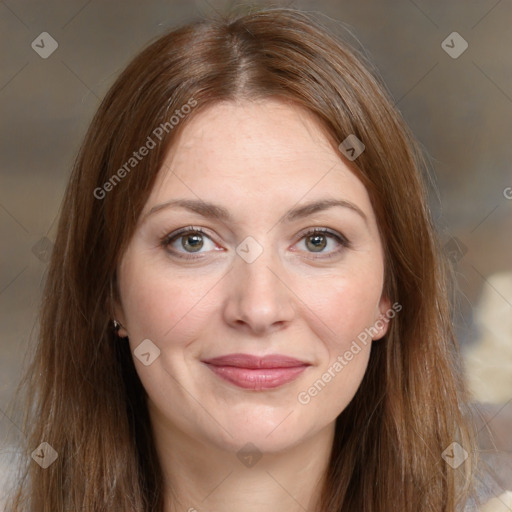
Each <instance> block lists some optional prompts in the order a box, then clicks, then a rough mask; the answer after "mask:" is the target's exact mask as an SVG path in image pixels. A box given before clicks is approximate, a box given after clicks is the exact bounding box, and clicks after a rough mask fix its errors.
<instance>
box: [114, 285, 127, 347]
mask: <svg viewBox="0 0 512 512" xmlns="http://www.w3.org/2000/svg"><path fill="white" fill-rule="evenodd" d="M113 286H116V285H113ZM112 288H113V287H112V286H111V288H110V289H111V293H110V301H111V310H112V321H114V320H116V321H117V322H118V323H119V324H120V327H119V329H118V331H117V334H118V336H119V337H121V338H126V337H127V336H128V331H127V330H126V328H125V325H126V317H125V314H124V309H123V306H122V304H121V301H120V299H119V298H117V297H119V293H117V291H116V292H114V291H113V289H112Z"/></svg>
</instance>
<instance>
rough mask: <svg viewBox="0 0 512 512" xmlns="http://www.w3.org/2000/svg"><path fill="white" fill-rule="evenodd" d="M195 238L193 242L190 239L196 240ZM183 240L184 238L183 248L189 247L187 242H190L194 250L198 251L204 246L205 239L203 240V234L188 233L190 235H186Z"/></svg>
mask: <svg viewBox="0 0 512 512" xmlns="http://www.w3.org/2000/svg"><path fill="white" fill-rule="evenodd" d="M194 239H195V242H192V244H190V240H194ZM183 240H184V242H183V243H182V245H183V248H184V249H187V247H186V245H185V244H188V245H189V247H190V248H191V249H192V251H193V252H195V251H198V250H199V249H201V247H202V246H203V241H202V237H201V235H188V236H186V237H184V238H183Z"/></svg>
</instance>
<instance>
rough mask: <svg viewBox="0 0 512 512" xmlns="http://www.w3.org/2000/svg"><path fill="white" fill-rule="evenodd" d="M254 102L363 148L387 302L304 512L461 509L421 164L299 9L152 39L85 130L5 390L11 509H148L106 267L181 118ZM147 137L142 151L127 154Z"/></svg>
mask: <svg viewBox="0 0 512 512" xmlns="http://www.w3.org/2000/svg"><path fill="white" fill-rule="evenodd" d="M270 97H274V98H281V99H283V100H285V101H292V102H294V104H296V105H298V106H302V107H304V108H306V109H308V110H309V111H310V112H312V113H313V114H314V115H315V116H316V117H317V118H318V120H319V121H320V123H321V126H322V127H323V129H324V130H325V134H326V136H327V137H328V138H329V140H330V142H331V143H332V145H333V147H334V148H335V149H336V150H337V151H339V150H338V146H339V144H340V143H341V142H342V141H344V140H345V139H346V137H347V136H349V135H355V136H357V138H358V139H360V140H361V141H362V142H363V143H364V144H365V150H364V152H363V153H362V154H361V155H360V156H359V157H358V158H357V160H355V161H354V162H353V163H352V164H351V165H352V168H353V170H354V172H355V173H356V174H357V176H358V177H359V179H361V180H362V182H363V183H364V185H365V186H366V187H367V190H368V193H369V196H370V199H371V202H372V205H373V207H374V209H375V213H376V218H377V222H378V227H379V230H380V234H381V238H382V240H383V245H384V252H385V289H384V291H385V293H386V294H387V295H388V297H390V298H391V300H392V302H393V301H397V302H399V303H400V304H401V305H402V307H403V310H402V311H401V312H400V314H398V315H397V316H396V317H395V318H394V319H393V320H392V321H391V325H390V329H389V331H388V333H387V334H386V336H385V337H384V338H383V339H382V340H381V341H379V342H378V343H374V344H373V347H372V351H371V356H370V362H369V366H368V368H367V372H366V374H365V376H364V379H363V381H362V383H361V385H360V388H359V389H358V391H357V393H356V395H355V397H354V398H353V400H352V401H351V402H350V404H349V405H348V407H347V408H346V409H345V410H344V411H343V412H342V413H341V414H340V415H339V417H338V418H337V420H336V431H335V440H334V445H333V450H332V456H331V460H330V464H329V468H328V472H327V474H326V479H325V486H324V488H323V491H322V497H321V503H320V508H319V510H321V511H322V512H341V511H344V512H345V511H347V512H348V511H354V510H358V511H361V512H364V511H366V512H396V511H397V510H399V511H400V512H406V511H411V512H412V511H414V512H424V511H430V512H433V511H436V512H441V511H443V512H454V511H455V510H459V508H458V507H459V506H460V505H461V504H462V503H463V502H464V500H465V499H466V498H465V496H466V494H467V491H468V489H469V488H470V487H469V482H470V479H469V476H470V474H471V471H472V467H473V464H474V456H475V453H474V436H473V431H472V424H471V422H470V414H469V409H468V408H467V405H466V404H467V400H468V397H467V395H466V391H465V386H464V382H463V378H462V373H461V368H460V357H459V352H458V350H459V349H458V346H457V342H456V340H455V337H454V333H453V331H452V324H451V306H450V296H449V291H450V290H449V287H450V284H449V283H450V279H449V278H450V275H449V268H448V266H447V264H446V262H445V259H444V257H443V256H442V250H441V248H440V244H439V241H438V240H437V237H436V235H435V230H434V225H433V222H432V220H431V216H430V211H429V208H428V204H427V203H428V201H427V197H428V190H427V185H426V180H425V177H426V176H427V175H428V164H427V163H426V159H425V157H424V156H423V155H422V152H421V150H420V148H419V145H418V143H417V142H416V140H415V139H414V137H413V136H412V134H411V133H410V131H409V129H408V128H407V126H406V124H405V122H404V121H403V119H402V118H401V116H400V114H399V112H398V111H397V109H396V108H395V107H394V105H393V101H392V99H391V98H390V95H389V94H388V93H387V91H386V88H385V86H384V85H383V84H382V83H381V80H380V78H379V75H378V73H377V72H376V71H375V69H374V68H373V66H372V65H371V63H370V62H368V61H367V59H366V58H365V57H364V56H363V55H362V53H361V52H360V51H358V50H356V49H355V48H352V46H351V45H349V44H347V43H346V42H345V41H344V40H343V38H342V37H340V36H339V35H337V34H336V33H335V32H334V31H332V30H330V29H329V28H328V27H327V26H325V25H323V24H322V23H321V22H320V21H319V20H318V19H316V18H315V17H314V16H313V15H311V14H310V13H306V12H303V11H300V10H297V9H292V8H283V7H270V8H265V7H254V8H253V9H252V11H249V12H248V13H245V14H234V13H230V14H228V15H227V16H224V17H222V16H220V17H218V18H212V19H203V20H199V21H197V22H194V23H190V24H187V25H184V26H181V27H179V28H177V29H175V30H173V31H172V32H170V33H168V34H166V35H165V36H163V37H160V38H159V39H158V40H156V41H155V42H154V43H152V44H151V45H150V46H148V47H147V48H146V49H145V50H144V51H142V52H141V53H140V54H139V55H138V56H137V57H136V58H135V59H134V60H133V61H132V62H131V63H130V64H129V65H128V67H127V68H126V69H125V70H124V71H123V72H122V73H121V75H120V76H119V78H118V79H117V80H116V82H115V83H114V85H113V86H112V87H111V89H110V91H109V92H108V94H107V95H106V97H105V98H104V100H103V101H102V103H101V105H100V107H99V110H98V111H97V113H96V115H95V117H94V119H93V121H92V123H91V126H90V128H89V130H88V132H87V135H86V137H85V140H84V143H83V145H82V147H81V150H80V152H79V155H78V157H77V159H76V162H75V165H74V169H73V172H72V175H71V178H70V181H69V184H68V187H67V190H66V193H65V197H64V201H63V206H62V211H61V215H60V222H59V226H58V233H57V237H56V241H55V246H54V251H53V254H52V257H51V262H50V266H49V271H48V276H47V281H46V287H45V293H44V298H43V303H42V308H41V315H40V333H39V342H38V345H37V348H36V351H35V354H34V358H33V362H32V366H31V368H30V370H29V371H28V372H27V375H26V377H25V379H24V382H23V383H22V385H23V386H24V387H23V389H26V394H25V395H24V400H25V402H26V405H27V411H26V413H25V415H24V423H23V425H24V430H25V432H27V434H28V438H27V457H26V460H27V461H28V462H27V467H26V468H25V471H24V473H23V477H22V478H21V479H20V481H19V482H18V486H17V489H16V491H15V492H14V493H13V498H12V504H11V507H12V508H11V510H12V511H15V512H21V511H28V510H30V511H31V512H43V511H51V512H63V511H70V510H73V511H79V510H80V511H87V512H90V511H106V510H119V511H124V512H126V511H137V512H141V511H157V510H162V506H163V479H162V474H161V468H160V465H159V462H158V458H157V454H156V451H155V448H154V444H153V439H152V435H151V429H150V425H149V423H150V422H149V416H148V412H147V408H146V395H145V391H144V389H143V387H142V385H141V382H140V380H139V378H138V376H137V373H136V371H135V367H134V364H133V361H132V355H131V353H130V351H129V348H128V344H127V343H120V342H119V340H118V339H117V338H116V337H115V333H114V330H113V328H112V318H113V317H112V305H113V301H112V299H113V298H116V297H117V293H118V291H117V284H116V268H117V266H118V264H119V262H120V259H121V256H122V254H123V251H124V250H125V248H126V246H127V244H128V243H129V241H130V238H131V236H132V234H133V232H134V229H135V227H136V223H137V221H138V218H139V215H140V212H141V210H142V208H143V206H144V205H145V202H146V200H147V198H148V196H149V194H150V192H151V189H152V186H153V184H154V182H155V178H156V176H157V173H158V171H159V170H160V169H161V166H162V161H163V158H164V156H165V154H166V152H167V151H168V150H169V148H172V145H171V144H172V141H173V140H174V138H175V137H176V135H177V134H178V133H180V132H181V130H183V128H184V127H185V126H186V125H187V123H188V121H189V120H190V119H191V118H192V117H193V116H195V115H197V114H198V113H199V112H201V111H202V110H203V109H204V108H206V107H208V106H210V105H212V104H213V103H215V102H219V101H223V100H228V101H234V100H240V99H242V100H248V101H250V100H252V99H255V98H270ZM185 105H189V106H190V108H187V109H186V108H185V107H184V106H185ZM173 115H174V116H175V117H176V118H178V117H179V121H178V122H176V121H175V120H173V121H171V118H172V116H173ZM158 128H159V129H160V130H159V131H158V130H157V129H158ZM157 134H158V135H157ZM149 138H151V140H152V142H153V143H154V146H153V147H151V148H150V150H149V151H148V152H147V155H146V156H144V158H142V157H141V158H140V159H139V158H135V157H134V156H133V155H134V151H138V150H139V148H141V147H142V146H146V147H149V146H150V145H151V143H150V142H149ZM140 153H141V154H142V152H140ZM340 157H341V152H340ZM131 158H134V160H130V159H131ZM121 169H124V172H123V171H121ZM43 441H44V442H48V443H49V444H50V445H51V447H52V448H53V449H54V450H55V451H56V452H57V453H58V458H57V459H56V460H55V462H53V464H51V466H50V467H48V468H46V469H42V468H41V467H40V466H39V465H37V464H36V463H34V461H32V460H31V459H30V453H31V452H32V451H33V450H34V449H35V448H36V447H37V446H38V445H39V444H40V443H41V442H43ZM453 442H457V443H459V444H460V445H461V446H462V447H463V448H464V449H465V450H466V451H467V452H468V454H469V457H468V459H467V460H466V461H465V462H464V463H463V464H461V465H460V466H459V467H458V468H452V467H451V465H450V464H448V463H447V462H445V460H444V459H443V457H442V453H443V452H444V450H445V449H446V448H448V447H449V446H450V445H451V444H452V443H453ZM450 453H451V454H452V455H453V452H450Z"/></svg>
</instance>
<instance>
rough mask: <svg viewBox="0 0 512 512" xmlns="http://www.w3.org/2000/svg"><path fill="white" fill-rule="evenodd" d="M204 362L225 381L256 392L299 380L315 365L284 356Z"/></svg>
mask: <svg viewBox="0 0 512 512" xmlns="http://www.w3.org/2000/svg"><path fill="white" fill-rule="evenodd" d="M202 362H203V363H205V364H206V366H208V368H209V369H210V370H212V372H213V373H215V374H216V375H217V376H218V377H220V378H221V379H223V380H225V381H227V382H230V383H231V384H234V385H235V386H238V387H240V388H243V389H252V390H254V391H261V390H265V389H273V388H277V387H280V386H283V385H284V384H287V383H289V382H291V381H293V380H295V379H296V378H298V377H299V375H300V374H301V373H302V372H304V371H305V370H306V369H307V368H308V367H309V366H311V364H310V363H308V362H305V361H300V360H299V359H295V358H292V357H288V356H283V355H280V354H276V355H267V356H263V357H261V356H253V355H251V354H229V355H227V356H220V357H215V358H213V359H207V360H204V361H202Z"/></svg>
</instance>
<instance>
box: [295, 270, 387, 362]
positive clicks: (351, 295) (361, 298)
mask: <svg viewBox="0 0 512 512" xmlns="http://www.w3.org/2000/svg"><path fill="white" fill-rule="evenodd" d="M347 274H348V273H347ZM347 274H342V275H340V274H337V275H332V276H330V277H328V278H325V279H322V281H321V282H318V281H317V282H316V284H315V285H314V286H311V284H309V285H308V287H307V289H306V288H303V292H302V294H303V296H305V297H308V299H307V300H306V301H305V302H306V304H307V305H308V308H309V310H310V311H311V321H312V322H315V323H316V325H317V326H318V333H319V334H320V332H322V333H323V335H322V336H321V339H323V340H325V342H326V343H327V344H328V346H329V351H333V350H335V351H337V352H338V353H339V351H340V350H345V349H344V347H345V346H346V345H347V344H348V345H350V343H351V341H352V340H353V339H355V338H356V337H357V336H358V335H359V334H360V333H361V332H364V330H365V329H366V328H368V327H370V326H372V325H373V324H374V322H375V320H376V314H377V305H378V302H379V299H380V296H381V293H382V276H381V275H380V274H379V273H378V272H375V273H372V272H368V271H366V272H351V273H350V275H347ZM315 318H316V320H314V319H315Z"/></svg>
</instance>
